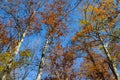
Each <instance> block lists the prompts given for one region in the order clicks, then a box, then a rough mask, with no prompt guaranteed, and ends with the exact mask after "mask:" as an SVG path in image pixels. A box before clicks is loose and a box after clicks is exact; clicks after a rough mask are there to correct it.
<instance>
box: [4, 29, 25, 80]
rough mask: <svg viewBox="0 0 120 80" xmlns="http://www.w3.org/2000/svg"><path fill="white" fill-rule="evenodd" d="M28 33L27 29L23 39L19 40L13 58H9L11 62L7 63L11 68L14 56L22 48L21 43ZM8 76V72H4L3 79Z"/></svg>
mask: <svg viewBox="0 0 120 80" xmlns="http://www.w3.org/2000/svg"><path fill="white" fill-rule="evenodd" d="M26 33H27V29H26V30H25V31H24V32H23V34H22V38H21V40H20V41H19V42H18V45H17V46H16V47H15V52H14V53H13V56H12V58H11V59H10V60H9V63H8V64H7V68H8V69H10V68H11V65H12V61H13V59H14V57H15V56H16V55H17V54H18V52H19V50H20V47H21V44H22V42H23V40H24V38H25V36H26ZM6 78H7V72H4V75H3V77H2V80H7V79H6Z"/></svg>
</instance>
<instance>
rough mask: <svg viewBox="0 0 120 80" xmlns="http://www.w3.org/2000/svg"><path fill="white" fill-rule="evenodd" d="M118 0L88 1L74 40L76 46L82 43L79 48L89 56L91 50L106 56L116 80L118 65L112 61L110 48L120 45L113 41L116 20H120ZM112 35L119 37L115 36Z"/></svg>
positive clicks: (117, 79)
mask: <svg viewBox="0 0 120 80" xmlns="http://www.w3.org/2000/svg"><path fill="white" fill-rule="evenodd" d="M117 2H118V1H117V0H116V3H115V2H114V0H105V1H103V0H101V1H95V2H94V1H93V3H90V2H88V4H86V5H85V7H84V9H82V11H83V14H84V18H83V19H82V20H81V21H80V26H81V30H80V31H79V32H78V33H77V34H76V36H75V37H74V38H72V40H73V42H74V43H75V46H76V45H77V44H80V45H78V48H79V49H80V50H82V51H83V52H84V53H87V55H88V56H90V55H89V53H91V51H93V52H94V51H95V50H96V51H95V52H94V53H96V54H101V55H102V56H105V58H106V59H107V62H106V64H107V65H108V66H109V69H110V72H112V74H113V75H114V78H115V79H116V80H119V74H118V71H117V66H116V65H115V62H114V61H112V58H113V56H112V55H113V54H112V52H111V51H110V50H109V46H110V44H112V43H115V44H117V45H119V44H118V43H116V42H115V41H111V36H112V34H113V32H114V27H116V22H119V19H118V17H119V15H118V14H119V10H118V4H119V3H117ZM117 27H118V26H117ZM112 37H114V38H117V37H115V36H112ZM117 39H118V38H117ZM114 51H115V50H114ZM91 55H94V54H91ZM116 55H117V53H116ZM94 58H95V57H93V61H96V60H94ZM103 60H104V59H103ZM86 65H87V64H86ZM98 71H99V70H98ZM94 77H95V76H94ZM111 78H112V77H111ZM105 79H106V78H105Z"/></svg>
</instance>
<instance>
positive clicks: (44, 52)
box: [36, 35, 50, 80]
mask: <svg viewBox="0 0 120 80" xmlns="http://www.w3.org/2000/svg"><path fill="white" fill-rule="evenodd" d="M49 41H50V35H48V37H47V40H46V42H45V46H44V48H43V51H42V55H41V61H40V63H39V70H38V73H37V78H36V80H41V75H42V70H43V67H44V64H45V54H46V51H47V48H48V46H49Z"/></svg>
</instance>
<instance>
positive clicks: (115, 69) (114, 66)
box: [99, 36, 120, 80]
mask: <svg viewBox="0 0 120 80" xmlns="http://www.w3.org/2000/svg"><path fill="white" fill-rule="evenodd" d="M99 39H100V42H101V44H102V46H103V49H104V51H105V54H106V56H107V58H108V60H109V62H110V65H109V67H110V69H111V71H112V73H113V75H114V76H115V79H116V80H120V77H119V74H118V72H117V68H116V65H115V64H114V62H113V61H112V58H111V55H110V53H109V51H108V49H107V47H106V46H105V44H104V42H103V40H102V38H101V37H100V36H99Z"/></svg>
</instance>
